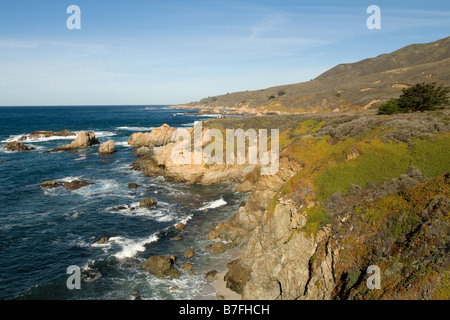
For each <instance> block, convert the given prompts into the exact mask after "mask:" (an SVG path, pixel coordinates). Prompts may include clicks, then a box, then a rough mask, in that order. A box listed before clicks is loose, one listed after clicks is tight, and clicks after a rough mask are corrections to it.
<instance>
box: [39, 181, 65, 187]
mask: <svg viewBox="0 0 450 320" xmlns="http://www.w3.org/2000/svg"><path fill="white" fill-rule="evenodd" d="M61 186H62V184H61V183H57V182H55V181H52V180H50V181H44V182H42V183H41V188H57V187H61Z"/></svg>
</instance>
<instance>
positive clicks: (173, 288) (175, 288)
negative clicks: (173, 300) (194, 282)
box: [170, 286, 180, 291]
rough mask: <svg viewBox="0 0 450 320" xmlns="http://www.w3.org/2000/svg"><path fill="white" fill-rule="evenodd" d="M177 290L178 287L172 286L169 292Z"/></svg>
mask: <svg viewBox="0 0 450 320" xmlns="http://www.w3.org/2000/svg"><path fill="white" fill-rule="evenodd" d="M178 289H180V287H179V286H173V287H172V288H170V291H175V290H178Z"/></svg>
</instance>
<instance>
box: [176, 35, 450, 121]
mask: <svg viewBox="0 0 450 320" xmlns="http://www.w3.org/2000/svg"><path fill="white" fill-rule="evenodd" d="M418 82H438V83H440V84H444V85H446V86H449V85H450V37H447V38H444V39H441V40H438V41H435V42H431V43H425V44H412V45H409V46H406V47H404V48H402V49H399V50H397V51H394V52H392V53H389V54H382V55H380V56H378V57H375V58H370V59H365V60H362V61H359V62H355V63H347V64H340V65H338V66H336V67H334V68H332V69H330V70H328V71H326V72H325V73H323V74H321V75H320V76H318V77H317V78H315V79H314V80H311V81H308V82H302V83H297V84H290V85H282V86H277V87H271V88H267V89H263V90H256V91H242V92H235V93H230V94H226V95H221V96H216V97H208V98H205V99H202V100H200V101H198V102H191V103H188V104H185V105H180V106H177V107H190V108H199V109H210V110H211V109H215V111H216V112H222V111H223V110H228V111H234V112H237V113H254V112H263V111H266V112H267V111H274V112H288V113H290V112H295V113H298V112H323V111H335V112H337V111H345V110H360V109H368V108H371V107H372V108H375V107H377V106H378V105H379V104H380V103H382V102H384V101H387V100H388V99H389V98H392V97H398V96H399V95H400V94H401V89H402V88H404V87H408V86H411V85H414V84H416V83H418Z"/></svg>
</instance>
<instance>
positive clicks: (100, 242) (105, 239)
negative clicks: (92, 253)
mask: <svg viewBox="0 0 450 320" xmlns="http://www.w3.org/2000/svg"><path fill="white" fill-rule="evenodd" d="M107 242H108V237H101V238H100V240H98V241H97V243H98V244H105V243H107Z"/></svg>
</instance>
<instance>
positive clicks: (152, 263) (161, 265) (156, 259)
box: [142, 255, 180, 278]
mask: <svg viewBox="0 0 450 320" xmlns="http://www.w3.org/2000/svg"><path fill="white" fill-rule="evenodd" d="M142 268H143V269H144V270H147V271H149V272H151V273H153V274H155V275H156V276H157V277H158V278H165V277H169V278H178V277H179V276H180V271H179V270H178V269H176V268H174V267H172V262H171V260H170V258H169V257H168V256H165V255H158V256H152V257H150V258H148V260H147V261H145V262H144V263H143V265H142Z"/></svg>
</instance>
